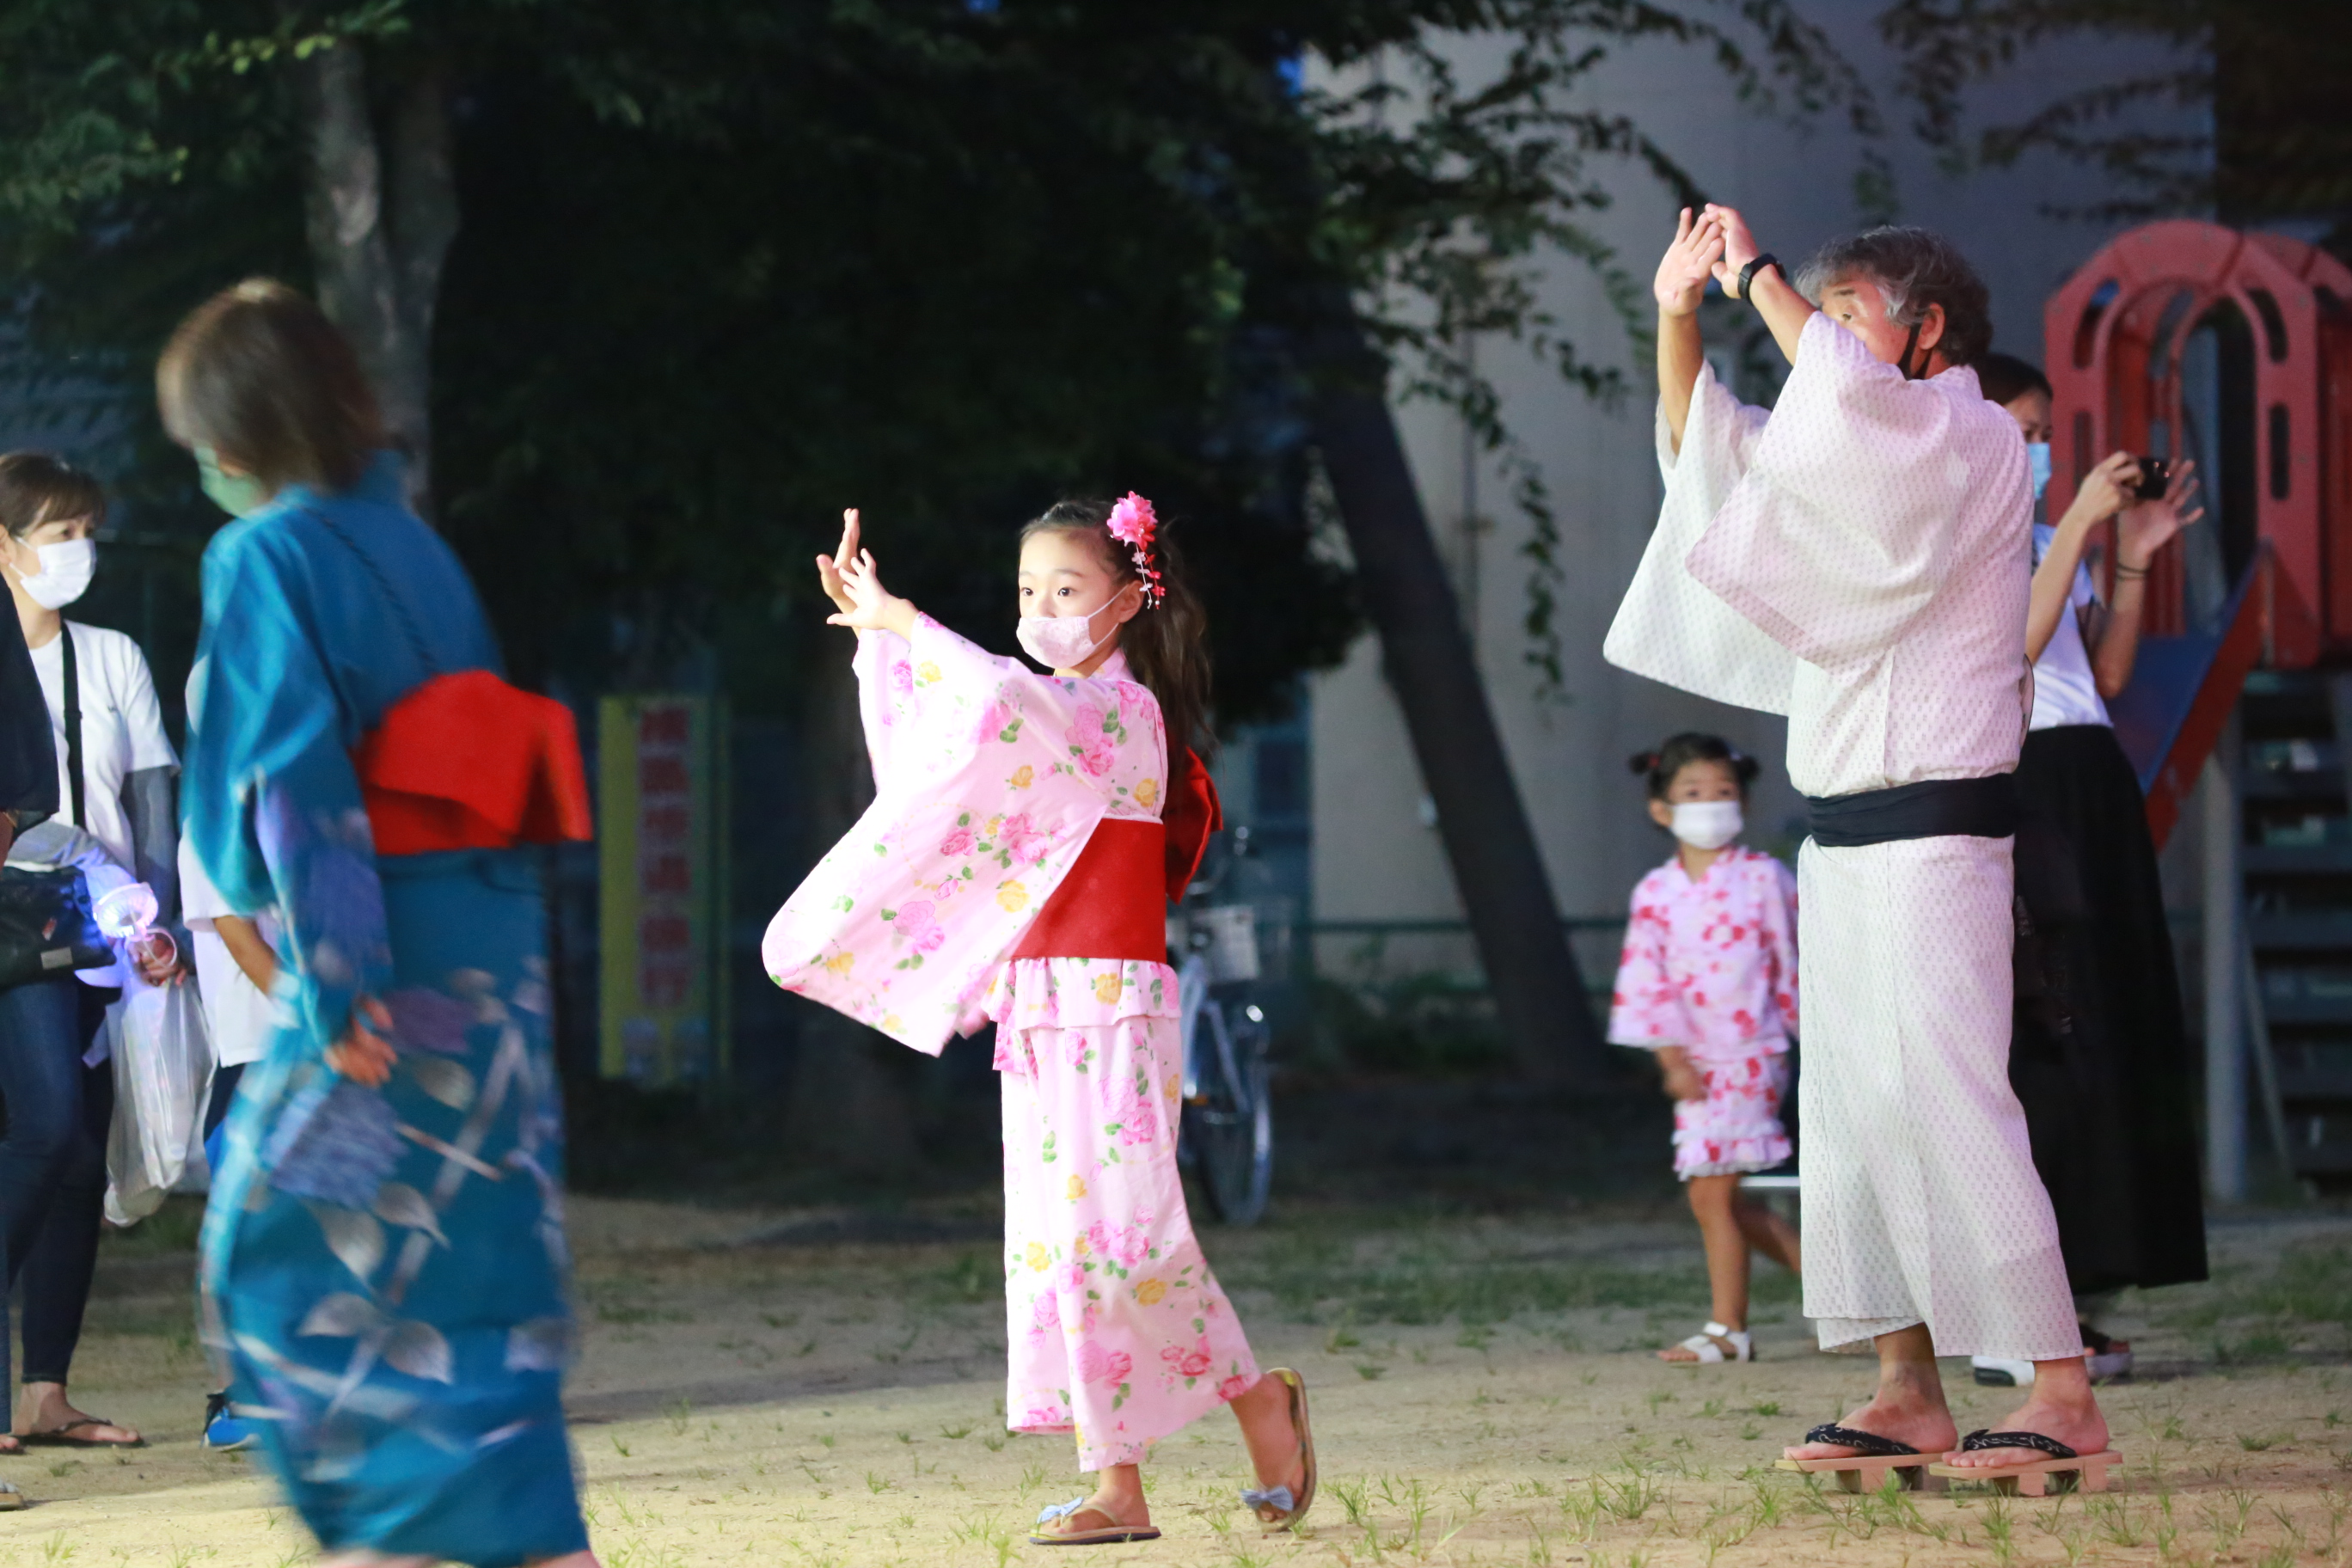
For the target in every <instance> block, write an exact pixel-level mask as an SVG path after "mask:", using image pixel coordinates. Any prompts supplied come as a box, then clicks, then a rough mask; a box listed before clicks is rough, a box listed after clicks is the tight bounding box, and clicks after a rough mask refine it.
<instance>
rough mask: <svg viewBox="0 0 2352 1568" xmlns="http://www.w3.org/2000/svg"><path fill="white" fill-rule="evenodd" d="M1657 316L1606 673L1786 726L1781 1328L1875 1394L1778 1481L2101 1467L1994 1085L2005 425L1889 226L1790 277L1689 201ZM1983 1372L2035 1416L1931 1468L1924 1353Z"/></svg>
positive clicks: (2008, 499) (1976, 313) (1961, 293)
mask: <svg viewBox="0 0 2352 1568" xmlns="http://www.w3.org/2000/svg"><path fill="white" fill-rule="evenodd" d="M1709 277H1713V278H1715V279H1717V280H1718V281H1719V282H1721V283H1722V285H1723V287H1724V289H1725V291H1726V292H1727V293H1728V294H1730V295H1732V296H1734V297H1735V298H1740V297H1744V298H1746V299H1748V300H1749V301H1750V302H1751V303H1752V304H1753V305H1754V306H1755V308H1756V309H1757V310H1758V311H1759V313H1760V314H1761V315H1762V316H1763V319H1764V321H1765V322H1766V324H1767V325H1768V326H1769V328H1770V329H1771V332H1772V336H1773V339H1774V341H1775V342H1777V343H1778V344H1779V345H1780V351H1781V353H1784V354H1786V355H1787V356H1788V359H1789V361H1790V364H1791V365H1792V366H1793V369H1792V370H1791V371H1790V376H1789V380H1788V384H1787V385H1786V387H1785V388H1784V389H1783V390H1782V392H1781V394H1780V399H1779V402H1778V404H1777V405H1776V406H1775V407H1774V409H1773V410H1772V411H1771V413H1770V414H1769V416H1767V414H1766V411H1765V410H1763V409H1760V408H1751V407H1748V406H1745V405H1742V404H1740V403H1739V402H1738V400H1737V399H1735V398H1734V397H1733V396H1732V395H1730V393H1728V392H1727V391H1726V390H1725V389H1724V388H1723V387H1722V386H1721V385H1719V384H1717V381H1716V379H1715V376H1714V374H1713V373H1712V372H1711V371H1710V370H1709V369H1708V368H1707V366H1706V361H1705V359H1704V357H1703V354H1702V352H1701V345H1700V341H1699V329H1698V318H1697V314H1696V311H1697V309H1698V304H1699V300H1700V299H1701V297H1702V296H1703V295H1704V293H1705V291H1706V282H1707V279H1708V278H1709ZM1656 289H1657V298H1658V316H1659V319H1658V382H1659V418H1658V458H1659V463H1660V466H1661V467H1662V468H1664V472H1665V478H1666V499H1665V505H1664V511H1663V512H1662V514H1661V515H1660V518H1659V520H1658V527H1657V531H1656V533H1655V534H1654V536H1653V537H1652V539H1651V542H1650V545H1649V548H1648V551H1647V552H1646V553H1645V554H1644V556H1643V561H1642V564H1641V567H1640V570H1639V571H1638V572H1637V574H1635V576H1634V579H1633V586H1632V588H1631V589H1630V590H1629V591H1628V592H1627V594H1626V596H1625V602H1624V604H1623V605H1622V607H1621V608H1620V609H1619V611H1618V615H1617V620H1616V624H1615V625H1614V626H1612V627H1611V628H1610V633H1609V640H1608V645H1607V647H1606V650H1605V651H1606V654H1607V657H1608V658H1609V659H1610V661H1611V662H1612V663H1614V664H1618V665H1621V666H1622V667H1624V668H1628V669H1632V670H1634V671H1636V672H1637V673H1640V674H1643V675H1647V676H1650V677H1652V678H1653V679H1658V680H1662V681H1665V682H1667V683H1668V684H1670V685H1674V686H1677V687H1680V688H1682V689H1685V690H1688V691H1694V692H1696V693H1698V694H1699V695H1701V696H1705V697H1711V698H1715V699H1717V700H1721V701H1726V702H1733V703H1737V704H1739V705H1741V706H1743V707H1748V708H1756V709H1761V710H1765V711H1768V712H1773V713H1783V714H1786V715H1787V716H1788V719H1789V774H1790V780H1791V782H1793V783H1794V784H1796V785H1797V787H1798V788H1799V789H1801V790H1802V791H1803V792H1804V793H1805V795H1807V796H1809V797H1811V805H1812V810H1813V830H1812V837H1811V840H1810V841H1809V842H1808V843H1807V844H1806V845H1805V846H1804V849H1803V852H1802V854H1801V857H1800V858H1799V868H1798V878H1799V886H1800V889H1801V893H1800V900H1799V903H1800V909H1801V914H1800V917H1799V920H1800V924H1799V942H1798V946H1799V951H1800V952H1801V954H1802V958H1801V963H1802V966H1803V968H1802V974H1803V984H1804V988H1805V996H1806V1011H1807V1017H1806V1029H1805V1071H1804V1076H1803V1079H1802V1080H1801V1082H1802V1089H1801V1095H1802V1100H1801V1117H1802V1123H1803V1127H1804V1144H1803V1175H1804V1184H1805V1241H1804V1250H1805V1312H1806V1315H1807V1316H1809V1317H1811V1318H1814V1319H1816V1320H1818V1321H1819V1327H1820V1333H1821V1340H1822V1345H1823V1346H1824V1348H1830V1349H1835V1348H1838V1347H1841V1346H1845V1347H1851V1348H1854V1349H1859V1348H1860V1347H1861V1344H1862V1342H1864V1341H1872V1342H1875V1344H1876V1347H1877V1351H1878V1357H1879V1385H1878V1391H1877V1394H1876V1396H1875V1397H1874V1398H1873V1399H1872V1400H1871V1401H1870V1403H1868V1404H1867V1405H1864V1406H1862V1408H1860V1409H1858V1410H1855V1411H1853V1412H1852V1413H1851V1414H1850V1415H1846V1416H1845V1417H1844V1419H1843V1421H1841V1422H1838V1423H1834V1424H1832V1425H1831V1426H1824V1427H1817V1428H1815V1429H1814V1430H1813V1431H1812V1432H1811V1433H1809V1434H1807V1440H1806V1441H1805V1442H1804V1443H1802V1444H1800V1445H1798V1446H1796V1447H1791V1448H1790V1449H1789V1450H1788V1454H1789V1457H1790V1458H1791V1459H1828V1458H1843V1457H1849V1456H1853V1455H1865V1456H1868V1455H1882V1454H1897V1453H1900V1454H1927V1455H1933V1454H1937V1453H1943V1454H1944V1455H1945V1461H1944V1462H1945V1463H1947V1464H1948V1465H1952V1466H1958V1467H1962V1468H1972V1469H1985V1470H1996V1471H1997V1470H2004V1469H2011V1468H2023V1467H2027V1466H2039V1465H2042V1464H2047V1463H2049V1462H2050V1460H2052V1459H2056V1458H2069V1457H2072V1456H2073V1455H2074V1454H2083V1455H2091V1454H2096V1453H2099V1452H2101V1451H2102V1450H2104V1449H2105V1447H2106V1441H2107V1431H2106V1424H2105V1421H2104V1420H2103V1419H2102V1418H2101V1416H2100V1414H2099V1409H2098V1405H2097V1404H2096V1403H2095V1401H2094V1399H2093V1398H2092V1395H2091V1387H2090V1381H2089V1378H2088V1376H2087V1375H2086V1373H2085V1371H2084V1363H2083V1353H2082V1352H2083V1342H2082V1336H2081V1334H2080V1332H2079V1331H2078V1329H2077V1326H2076V1321H2075V1317H2074V1305H2073V1302H2072V1300H2071V1299H2070V1298H2069V1296H2068V1294H2067V1286H2066V1269H2065V1265H2064V1263H2063V1260H2062V1259H2061V1258H2060V1256H2059V1251H2058V1235H2057V1229H2056V1226H2055V1224H2054V1223H2053V1219H2052V1216H2051V1207H2050V1200H2049V1197H2048V1195H2047V1194H2045V1193H2044V1192H2043V1190H2042V1184H2041V1181H2040V1179H2039V1177H2037V1176H2036V1175H2035V1173H2034V1167H2033V1159H2032V1151H2031V1149H2030V1146H2029V1144H2028V1142H2027V1138H2026V1126H2025V1118H2024V1115H2023V1113H2022V1111H2021V1110H2020V1109H2019V1107H2018V1101H2017V1098H2016V1096H2015V1095H2014V1094H2012V1093H2011V1090H2010V1086H2009V1076H2008V1070H2007V1064H2008V1058H2009V1037H2010V1004H2011V942H2012V939H2013V924H2012V918H2011V843H2012V839H2011V835H2012V834H2013V832H2014V827H2015V816H2016V803H2015V796H2014V795H2013V793H2012V786H2011V778H2010V776H2009V775H2010V774H2011V772H2012V771H2013V770H2014V769H2015V768H2016V766H2017V759H2018V749H2019V746H2020V743H2021V742H2022V740H2023V739H2024V735H2025V724H2026V715H2027V712H2028V710H2029V706H2030V703H2031V691H2032V687H2031V681H2030V677H2029V675H2028V667H2027V663H2026V658H2025V646H2024V639H2025V610H2026V596H2027V589H2028V582H2029V574H2030V568H2029V565H2028V560H2027V546H2026V541H2027V538H2028V529H2027V526H2026V525H2027V522H2028V520H2029V516H2030V513H2031V510H2032V484H2031V480H2030V478H2029V475H2028V472H2027V466H2026V458H2025V447H2024V443H2023V441H2022V440H2021V437H2019V435H2018V433H2017V426H2016V423H2015V422H2014V421H2013V420H2011V419H2009V418H2007V417H2006V416H2003V415H2002V413H2001V411H2000V409H1998V408H1996V407H1994V406H1993V405H1990V404H1988V403H1986V402H1985V401H1984V398H1983V395H1982V394H1981V393H1980V392H1979V390H1978V386H1977V378H1976V373H1975V372H1973V371H1971V370H1969V368H1968V363H1969V361H1970V360H1971V359H1973V358H1975V357H1976V356H1977V355H1978V354H1979V353H1983V352H1984V351H1985V349H1986V348H1987V347H1988V346H1989V344H1990V338H1991V328H1990V321H1989V317H1988V312H1987V305H1986V294H1985V289H1984V285H1983V284H1982V283H1981V282H1980V281H1979V280H1978V279H1977V276H1976V274H1975V272H1974V271H1973V270H1971V269H1970V268H1969V265H1968V263H1967V262H1966V261H1965V260H1964V259H1962V258H1961V257H1960V256H1959V255H1958V252H1957V251H1955V250H1954V249H1953V247H1951V246H1950V245H1949V243H1948V242H1947V241H1945V240H1943V239H1942V238H1940V237H1937V236H1936V235H1933V234H1930V233H1928V232H1927V231H1926V230H1923V229H1916V228H1881V229H1874V230H1872V231H1870V232H1869V233H1867V234H1863V235H1860V236H1856V237H1853V238H1850V239H1846V240H1843V241H1840V242H1837V243H1834V244H1832V245H1831V246H1829V247H1826V248H1825V249H1823V250H1822V252H1821V253H1820V254H1819V255H1818V256H1816V257H1815V258H1813V259H1812V260H1811V262H1809V263H1808V264H1807V265H1806V266H1805V267H1804V268H1802V269H1801V272H1800V273H1799V276H1798V278H1797V279H1796V280H1795V281H1794V282H1793V283H1792V282H1790V281H1789V280H1788V279H1785V278H1784V277H1783V275H1782V273H1781V271H1780V264H1779V263H1778V262H1777V261H1776V260H1775V259H1773V258H1771V257H1770V256H1769V255H1766V254H1763V253H1761V252H1759V249H1758V247H1757V245H1756V242H1755V240H1754V239H1753V238H1752V237H1750V235H1749V233H1748V226H1747V224H1746V223H1745V222H1744V221H1743V220H1742V219H1741V217H1740V216H1739V214H1738V213H1737V212H1735V211H1733V210H1732V209H1730V208H1728V207H1721V206H1708V207H1706V208H1705V209H1704V210H1703V211H1701V212H1699V213H1698V214H1696V216H1694V215H1693V214H1692V213H1690V212H1689V211H1685V212H1684V213H1683V215H1682V219H1681V224H1680V227H1679V229H1678V230H1677V232H1676V235H1675V242H1674V244H1673V245H1672V246H1671V247H1669V248H1668V250H1667V252H1666V255H1665V259H1664V261H1663V262H1662V263H1661V264H1660V266H1659V268H1658V277H1657V285H1656ZM2004 1351H2005V1353H2007V1354H2010V1355H2012V1356H2015V1355H2019V1354H2021V1353H2023V1354H2024V1355H2026V1356H2027V1357H2028V1358H2029V1359H2031V1360H2032V1361H2033V1362H2034V1363H2035V1367H2036V1372H2037V1376H2036V1378H2035V1381H2034V1383H2033V1384H2032V1396H2031V1397H2030V1398H2029V1399H2028V1400H2027V1402H2026V1403H2025V1405H2023V1406H2022V1407H2021V1408H2020V1409H2018V1410H2016V1411H2014V1412H2012V1413H2011V1415H2010V1416H2009V1418H2008V1419H2007V1420H2005V1421H2003V1422H2002V1423H2000V1426H1999V1427H1998V1428H1997V1429H1995V1430H1993V1431H1992V1432H1990V1433H1989V1434H1986V1433H1979V1434H1971V1436H1970V1439H1969V1443H1968V1444H1967V1445H1965V1446H1962V1445H1961V1444H1960V1443H1959V1434H1958V1430H1957V1428H1956V1427H1955V1426H1954V1423H1953V1420H1952V1415H1951V1411H1950V1409H1949V1407H1948V1405H1946V1404H1945V1400H1944V1391H1943V1385H1942V1383H1941V1381H1940V1380H1939V1378H1938V1376H1937V1370H1936V1361H1935V1358H1936V1356H1937V1353H1939V1352H1940V1353H1942V1354H1945V1355H1968V1354H1970V1353H1975V1352H1983V1353H2003V1352H2004ZM1915 1462H1916V1461H1915Z"/></svg>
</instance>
